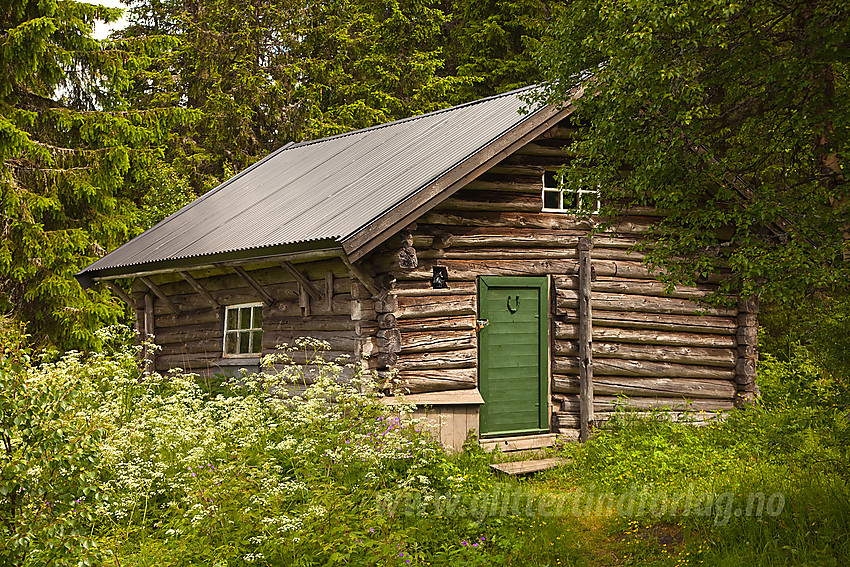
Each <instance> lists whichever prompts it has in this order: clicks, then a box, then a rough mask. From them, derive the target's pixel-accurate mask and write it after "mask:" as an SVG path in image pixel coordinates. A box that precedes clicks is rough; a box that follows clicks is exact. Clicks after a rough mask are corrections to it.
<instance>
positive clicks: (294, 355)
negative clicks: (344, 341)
mask: <svg viewBox="0 0 850 567" xmlns="http://www.w3.org/2000/svg"><path fill="white" fill-rule="evenodd" d="M290 346H294V345H290ZM269 354H277V355H281V356H282V355H284V354H285V355H286V356H287V357H288V358H289V360H290V361H291V363H292V364H296V365H302V364H308V363H314V362H316V361H318V360H323V361H325V362H337V363H339V364H342V365H346V364H350V363H354V362H355V359H354V350H353V349H352V350H315V349H312V348H302V349H296V350H288V351H286V353H284V352H282V351H280V350H278V349H275V348H273V347H266V348H263V356H265V355H269Z"/></svg>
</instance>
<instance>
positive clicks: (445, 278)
mask: <svg viewBox="0 0 850 567" xmlns="http://www.w3.org/2000/svg"><path fill="white" fill-rule="evenodd" d="M431 287H432V288H434V289H445V288H447V287H449V271H448V269H446V267H445V266H434V274H433V275H432V276H431Z"/></svg>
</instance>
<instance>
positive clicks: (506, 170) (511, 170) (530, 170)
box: [472, 162, 548, 183]
mask: <svg viewBox="0 0 850 567" xmlns="http://www.w3.org/2000/svg"><path fill="white" fill-rule="evenodd" d="M547 167H548V166H546V165H539V164H528V165H520V164H514V163H505V162H502V163H500V164H499V165H495V166H493V167H491V168H490V169H489V170H487V173H488V174H492V175H543V172H544V171H546V169H547ZM472 183H476V181H473V182H472Z"/></svg>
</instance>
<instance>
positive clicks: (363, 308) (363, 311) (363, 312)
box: [349, 299, 378, 321]
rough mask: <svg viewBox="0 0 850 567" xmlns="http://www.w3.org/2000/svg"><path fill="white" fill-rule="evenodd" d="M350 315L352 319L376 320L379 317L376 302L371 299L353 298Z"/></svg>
mask: <svg viewBox="0 0 850 567" xmlns="http://www.w3.org/2000/svg"><path fill="white" fill-rule="evenodd" d="M349 308H350V309H349V316H350V317H351V320H352V321H376V320H377V317H378V313H377V311H375V304H374V302H373V301H372V300H371V299H352V300H351V303H350V304H349Z"/></svg>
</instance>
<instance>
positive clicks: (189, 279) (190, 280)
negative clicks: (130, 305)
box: [180, 271, 221, 309]
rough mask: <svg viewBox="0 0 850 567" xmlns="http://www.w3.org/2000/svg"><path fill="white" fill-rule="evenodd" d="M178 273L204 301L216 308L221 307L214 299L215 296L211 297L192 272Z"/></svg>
mask: <svg viewBox="0 0 850 567" xmlns="http://www.w3.org/2000/svg"><path fill="white" fill-rule="evenodd" d="M180 275H181V276H183V279H184V280H186V282H187V283H188V284H189V285H190V286H192V287H193V288H195V291H197V292H198V295H200V296H201V297H203V298H204V299H205V300H206V302H207V303H209V304H210V306H211V307H213V308H216V309H217V308H219V307H221V304H220V303H219V302H218V301H217V300H216V298H215V297H213V296H212V295H211V294H210V292H208V291H207V290H206V289H204V286H202V285H201V283H200V282H199V281H198V280H196V279H195V278H193V277H192V274H190V273H189V272H186V271H181V272H180Z"/></svg>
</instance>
